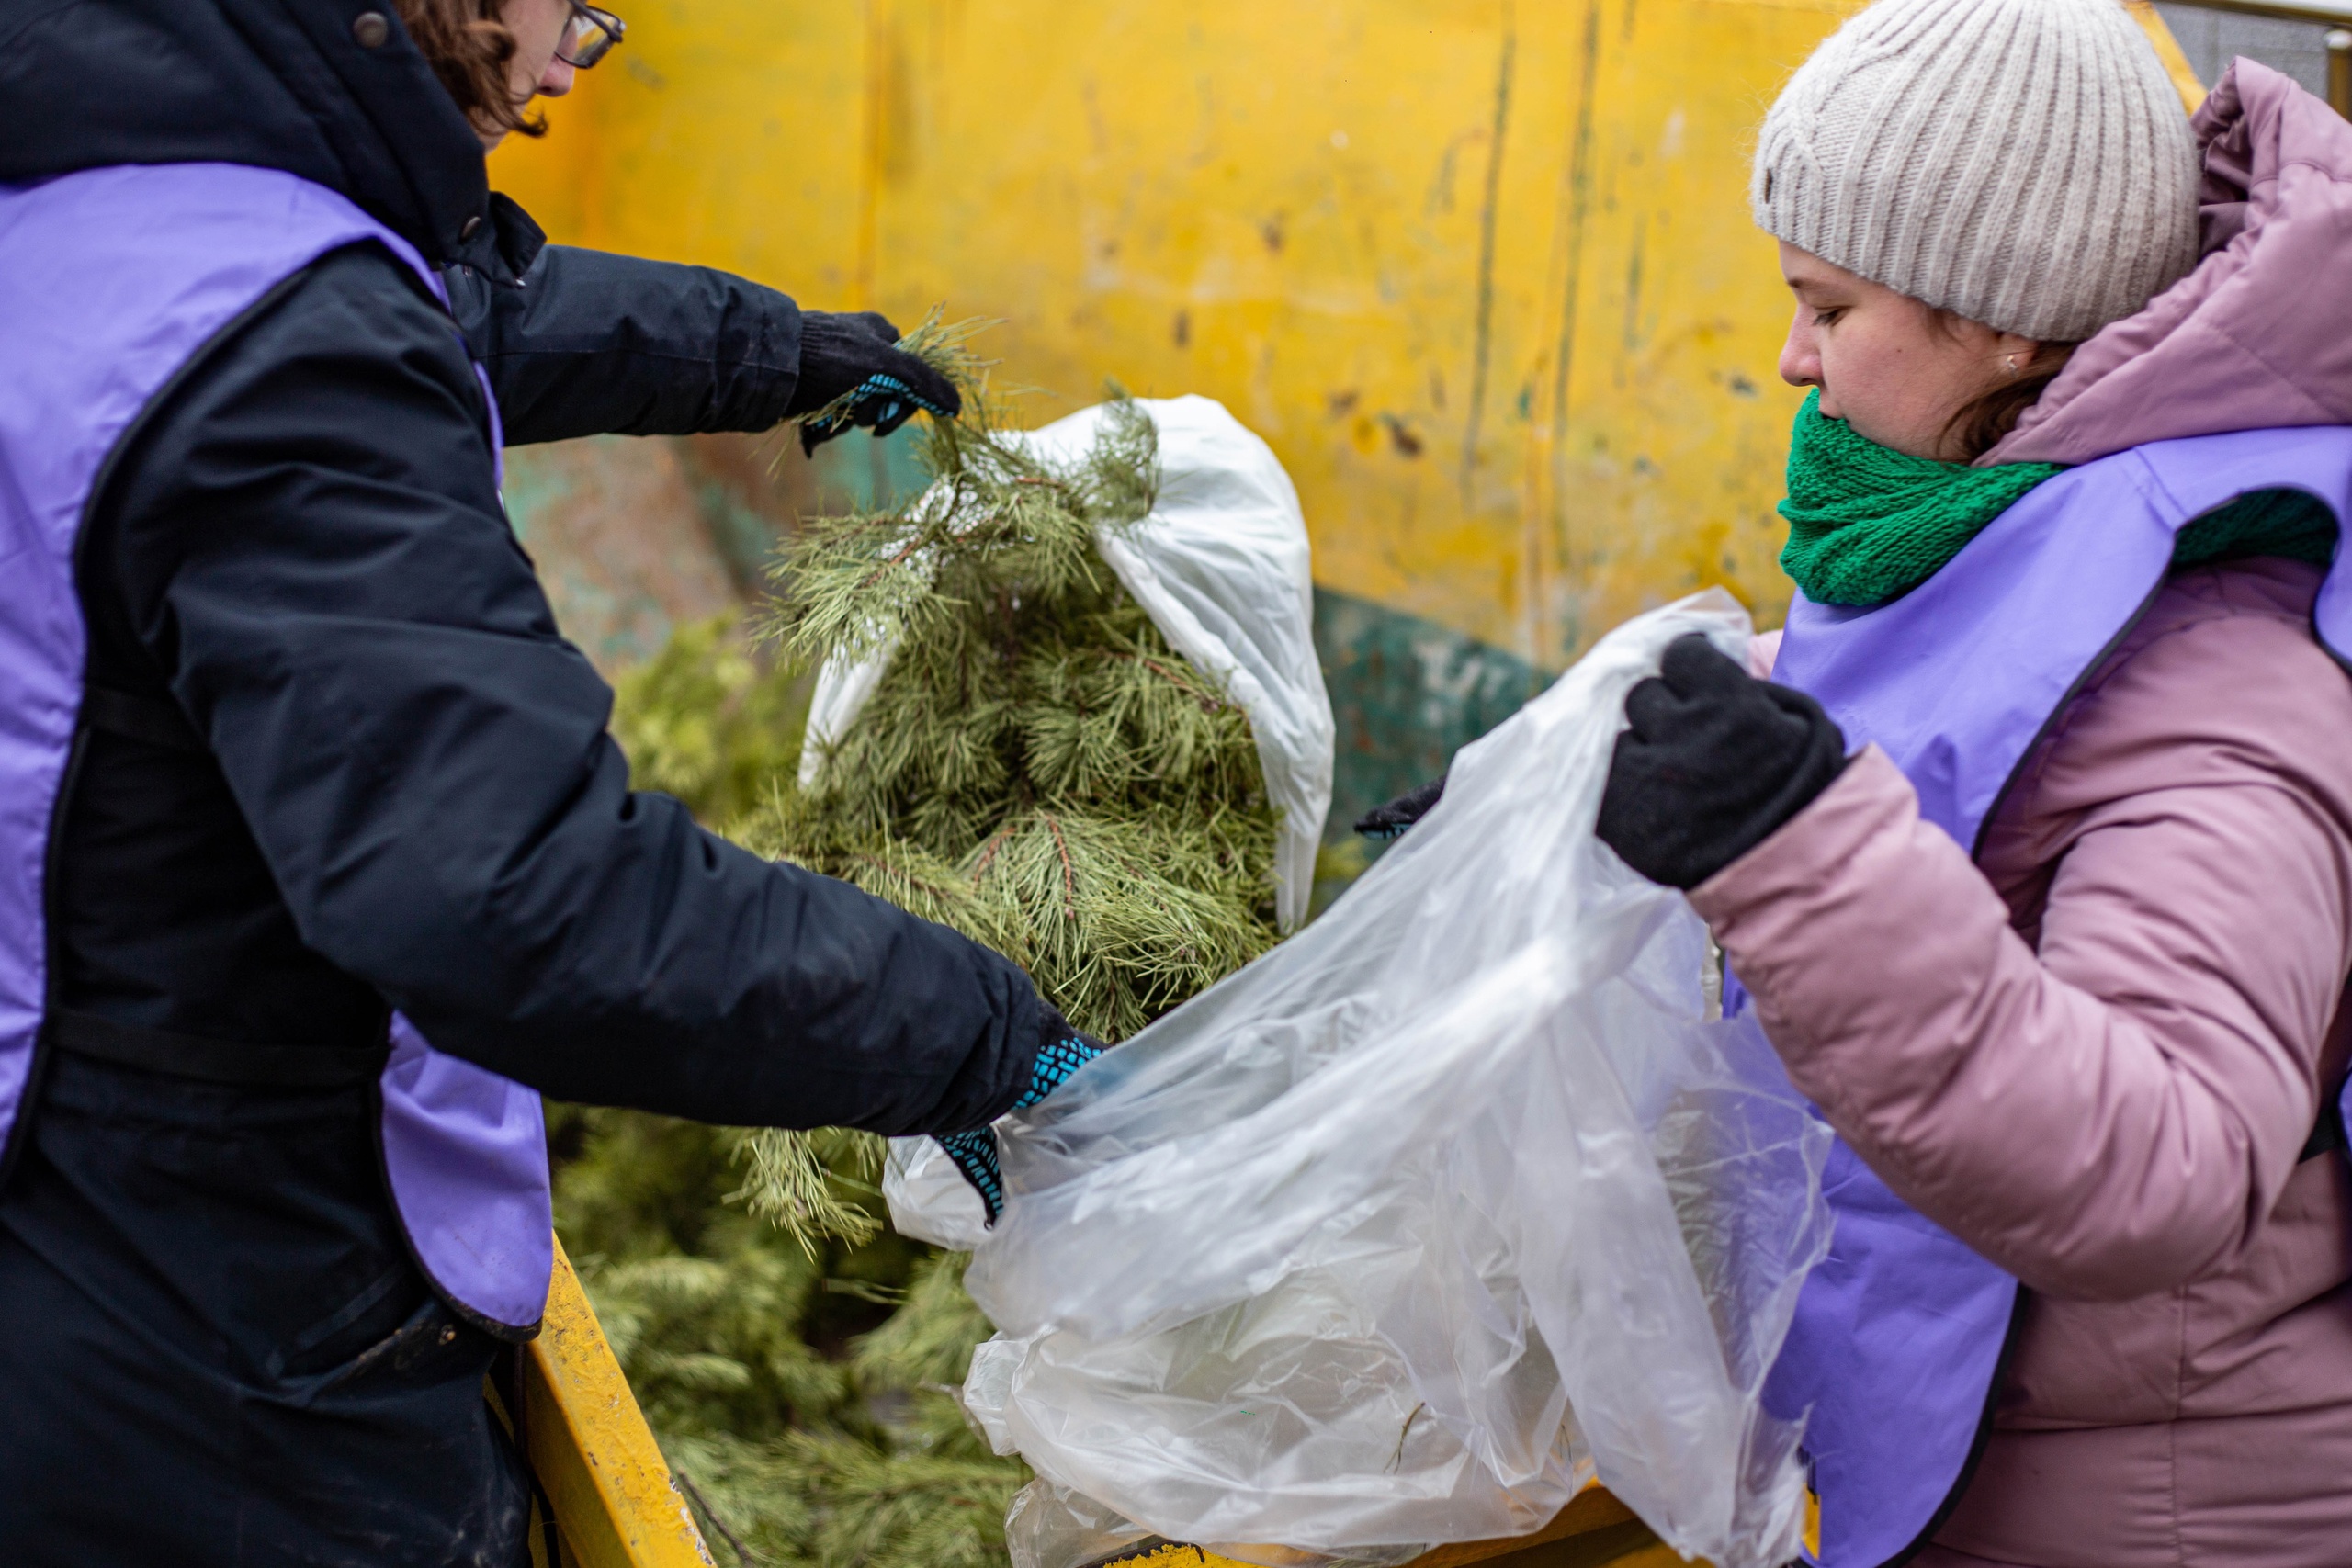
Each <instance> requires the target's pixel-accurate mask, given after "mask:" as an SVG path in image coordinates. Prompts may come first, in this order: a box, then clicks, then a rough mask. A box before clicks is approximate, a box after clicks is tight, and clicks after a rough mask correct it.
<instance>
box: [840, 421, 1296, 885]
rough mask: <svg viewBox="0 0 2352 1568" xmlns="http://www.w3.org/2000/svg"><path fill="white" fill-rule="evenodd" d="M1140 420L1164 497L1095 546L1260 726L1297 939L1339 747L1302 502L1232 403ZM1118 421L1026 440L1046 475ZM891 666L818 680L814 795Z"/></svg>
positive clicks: (1277, 874)
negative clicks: (826, 763) (1155, 438)
mask: <svg viewBox="0 0 2352 1568" xmlns="http://www.w3.org/2000/svg"><path fill="white" fill-rule="evenodd" d="M1136 407H1137V408H1140V409H1142V410H1143V411H1144V412H1146V413H1148V414H1149V415H1150V416H1151V422H1152V424H1153V426H1154V427H1155V428H1156V429H1157V431H1158V432H1159V493H1158V497H1157V499H1156V500H1155V501H1154V502H1153V504H1152V508H1151V512H1150V514H1149V515H1148V516H1146V517H1145V518H1144V519H1143V521H1142V522H1140V523H1138V524H1136V525H1133V526H1132V527H1129V528H1125V529H1122V530H1119V531H1117V532H1115V533H1110V532H1106V533H1103V534H1101V535H1099V536H1097V538H1096V541H1095V544H1096V547H1097V548H1098V549H1099V550H1101V551H1102V554H1103V559H1104V560H1105V561H1107V562H1109V563H1110V567H1111V570H1113V571H1114V572H1115V573H1116V574H1117V575H1118V579H1119V581H1120V582H1121V583H1123V584H1124V585H1125V588H1126V590H1127V592H1129V593H1132V594H1133V595H1135V598H1136V603H1138V604H1141V605H1142V606H1143V609H1144V613H1145V614H1146V615H1149V616H1150V617H1151V620H1152V624H1153V625H1154V626H1158V627H1159V632H1160V635H1161V636H1162V637H1166V638H1167V639H1168V641H1169V645H1170V647H1172V648H1174V649H1176V651H1177V652H1179V653H1181V654H1182V655H1183V656H1184V657H1185V659H1186V660H1189V661H1191V663H1192V665H1193V668H1194V669H1196V670H1198V671H1201V672H1202V673H1203V674H1204V675H1207V676H1209V677H1210V678H1211V679H1213V680H1215V681H1217V682H1220V683H1222V684H1223V686H1224V687H1225V690H1226V693H1227V695H1229V696H1230V697H1232V699H1233V700H1234V701H1235V702H1237V703H1239V704H1240V705H1241V708H1242V711H1243V712H1245V713H1247V714H1248V715H1249V716H1250V730H1251V732H1252V734H1253V735H1254V736H1255V738H1256V739H1257V742H1258V761H1259V765H1260V766H1261V768H1263V769H1264V770H1265V775H1266V793H1267V795H1268V797H1269V798H1270V799H1272V802H1273V804H1274V806H1275V808H1276V809H1277V810H1279V811H1280V812H1281V813H1282V825H1281V828H1280V829H1278V831H1277V833H1276V836H1275V843H1274V888H1275V897H1274V913H1275V916H1276V919H1277V920H1278V921H1279V923H1280V924H1281V926H1282V928H1283V930H1284V931H1290V930H1292V929H1294V928H1295V927H1296V926H1297V925H1298V923H1299V922H1300V921H1301V920H1303V919H1306V905H1307V900H1308V899H1309V898H1310V897H1312V896H1313V894H1314V891H1315V851H1316V846H1317V844H1318V843H1319V842H1320V841H1321V840H1322V836H1323V817H1324V814H1325V813H1326V812H1328V811H1329V809H1330V808H1331V744H1332V736H1333V725H1332V721H1331V699H1330V695H1329V693H1328V692H1326V691H1325V690H1324V687H1323V671H1322V667H1321V665H1320V664H1319V663H1318V662H1317V660H1316V657H1315V587H1314V583H1313V581H1312V580H1311V578H1310V576H1309V573H1308V560H1307V555H1308V552H1307V541H1306V518H1305V516H1304V515H1303V514H1302V513H1300V511H1299V506H1298V491H1296V490H1295V489H1294V488H1293V487H1292V485H1291V482H1290V476H1289V475H1288V474H1287V473H1285V472H1283V466H1282V462H1281V460H1280V459H1278V458H1277V457H1275V456H1274V454H1273V449H1272V447H1270V446H1267V445H1266V444H1265V443H1264V442H1263V441H1261V440H1260V439H1259V438H1258V437H1257V436H1256V435H1254V434H1251V433H1250V431H1249V430H1247V429H1246V428H1244V427H1243V425H1242V423H1241V422H1240V421H1239V420H1237V419H1235V418H1234V417H1233V415H1232V414H1230V413H1228V412H1226V409H1225V406H1224V405H1223V404H1222V403H1218V402H1216V401H1213V400H1210V399H1207V398H1202V397H1182V398H1139V399H1137V400H1136ZM1107 412H1108V410H1107V405H1104V404H1100V403H1098V404H1096V405H1095V406H1094V407H1092V408H1087V409H1080V411H1079V412H1076V413H1074V414H1071V415H1070V416H1069V417H1068V418H1067V419H1059V420H1056V421H1055V422H1054V423H1051V424H1049V425H1046V427H1045V428H1043V429H1042V430H1033V431H1028V432H1024V433H1023V434H1020V435H1019V436H1017V437H1016V439H1018V440H1021V441H1023V442H1024V443H1026V445H1027V446H1028V447H1029V450H1030V452H1031V453H1032V454H1033V455H1035V457H1038V458H1039V459H1041V460H1042V461H1044V462H1046V463H1049V464H1057V465H1063V466H1068V467H1075V466H1076V465H1077V464H1078V463H1079V462H1080V460H1081V459H1083V458H1084V457H1085V456H1086V454H1087V452H1088V451H1089V450H1090V449H1091V447H1092V446H1093V445H1094V440H1095V436H1096V434H1098V432H1099V431H1100V430H1101V428H1102V424H1103V418H1104V416H1105V414H1106V413H1107ZM916 504H917V505H918V506H920V505H922V502H920V501H918V502H916ZM889 661H890V650H889V649H888V648H887V647H886V648H883V649H877V650H876V651H875V652H874V653H873V654H871V655H869V656H868V657H866V658H865V659H864V660H860V661H858V662H857V663H855V664H834V663H828V664H826V666H825V667H824V668H823V669H822V670H820V671H818V674H817V688H816V691H815V693H814V694H813V695H812V697H811V699H810V702H809V731H808V733H809V744H808V745H807V746H806V747H804V748H803V749H802V750H801V754H800V782H801V783H802V784H804V785H805V784H811V783H813V782H814V781H815V778H816V773H817V770H818V768H819V767H820V766H821V765H822V761H823V758H824V754H825V750H826V747H827V745H828V744H829V743H830V742H831V741H834V740H838V739H840V738H841V737H842V736H843V735H845V734H847V733H848V731H849V727H850V725H851V724H853V723H854V722H855V720H856V718H857V716H858V714H859V713H860V712H861V711H862V710H863V709H864V708H865V703H866V700H867V699H868V698H869V697H871V696H872V695H873V694H874V688H875V687H876V684H878V683H879V682H880V681H881V679H882V675H883V672H884V671H886V670H888V668H889Z"/></svg>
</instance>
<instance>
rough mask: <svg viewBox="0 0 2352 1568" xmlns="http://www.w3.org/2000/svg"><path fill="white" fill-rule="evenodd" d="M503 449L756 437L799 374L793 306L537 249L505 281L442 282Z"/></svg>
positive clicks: (710, 276) (688, 277)
mask: <svg viewBox="0 0 2352 1568" xmlns="http://www.w3.org/2000/svg"><path fill="white" fill-rule="evenodd" d="M442 279H443V281H444V283H446V284H447V287H448V290H449V307H450V310H452V311H453V312H454V313H455V314H456V315H457V317H458V323H459V325H460V326H461V327H462V328H463V329H464V332H465V334H466V341H467V343H468V344H469V346H470V347H471V349H472V351H473V356H474V357H475V358H476V359H477V360H479V361H481V366H482V368H483V369H484V371H485V372H486V373H487V374H488V375H489V377H490V384H491V387H492V390H494V391H495V392H496V393H497V394H498V411H499V417H500V419H501V421H502V422H503V424H504V426H505V435H506V444H507V445H508V446H528V445H530V444H531V443H533V442H539V441H563V440H568V439H570V438H571V437H573V436H580V435H605V434H611V435H692V434H699V433H701V432H705V431H718V430H740V431H761V430H767V429H770V428H772V427H773V426H774V425H775V423H777V422H778V421H780V420H782V419H783V418H784V414H785V409H786V406H787V405H788V404H790V402H791V401H792V392H793V388H794V387H795V386H796V385H797V382H798V380H799V376H800V308H799V307H798V306H797V305H795V304H794V303H793V302H792V300H791V299H789V298H787V297H786V296H785V295H782V294H779V293H777V292H776V291H775V289H773V288H764V287H763V286H761V285H760V284H756V283H753V282H752V281H751V280H749V279H748V278H742V277H738V276H735V275H734V274H732V273H726V272H719V271H717V270H715V269H713V268H710V267H707V266H684V265H679V264H677V263H674V262H657V261H645V260H642V259H640V258H639V257H637V256H623V255H613V254H608V253H606V252H604V251H589V250H580V249H576V248H574V247H572V246H570V245H548V246H547V247H546V248H545V249H543V250H541V251H540V252H539V253H538V255H537V258H536V259H534V260H533V261H532V263H531V265H530V266H529V268H528V269H527V270H526V271H525V272H524V274H523V276H522V277H521V279H520V280H519V281H517V282H512V283H499V282H493V281H492V280H491V279H489V278H487V277H485V276H482V275H481V273H480V272H477V271H474V270H473V269H471V268H469V267H450V268H447V269H445V270H444V271H443V273H442Z"/></svg>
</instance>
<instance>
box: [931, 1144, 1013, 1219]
mask: <svg viewBox="0 0 2352 1568" xmlns="http://www.w3.org/2000/svg"><path fill="white" fill-rule="evenodd" d="M934 1136H935V1138H936V1139H937V1142H938V1144H939V1146H940V1147H941V1148H943V1149H944V1150H946V1151H947V1157H948V1158H949V1159H952V1160H954V1161H955V1162H956V1169H957V1170H960V1171H962V1172H963V1173H964V1179H965V1180H967V1181H968V1182H970V1183H971V1184H972V1190H974V1191H976V1192H978V1194H979V1195H980V1204H981V1206H982V1207H983V1208H985V1209H987V1210H988V1215H989V1224H996V1217H997V1216H998V1215H999V1214H1001V1213H1004V1168H1003V1167H1002V1166H1001V1165H1000V1164H998V1163H997V1152H996V1129H995V1128H993V1127H981V1128H979V1129H978V1130H976V1131H974V1132H969V1133H940V1134H934Z"/></svg>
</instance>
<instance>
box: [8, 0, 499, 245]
mask: <svg viewBox="0 0 2352 1568" xmlns="http://www.w3.org/2000/svg"><path fill="white" fill-rule="evenodd" d="M369 15H373V16H376V17H381V18H382V19H383V23H384V41H382V42H381V43H379V44H378V45H377V46H376V47H375V48H373V49H370V48H368V47H367V46H365V45H364V44H362V43H361V42H360V41H359V39H360V38H361V37H366V36H373V35H374V34H375V31H376V25H375V24H374V23H372V22H371V23H369V24H368V26H367V27H363V28H355V26H354V24H355V23H356V22H357V21H358V19H359V18H360V17H363V16H369ZM190 163H220V164H256V165H259V166H261V167H264V168H272V169H283V170H285V171H287V172H288V174H294V175H300V176H301V177H303V178H304V179H307V180H311V181H314V182H316V183H317V184H319V185H322V186H326V187H328V188H329V189H331V190H334V191H336V192H339V193H340V194H342V195H343V196H345V197H349V198H350V199H351V200H352V201H353V202H355V203H356V204H357V205H358V206H359V207H360V208H361V209H364V210H366V211H367V212H368V214H369V215H371V216H372V217H374V218H376V219H378V220H379V221H381V222H382V223H383V224H384V225H385V226H386V227H387V228H390V230H392V231H393V232H395V233H397V234H399V235H400V236H401V238H403V239H405V240H407V241H408V242H409V243H411V244H413V245H414V246H415V247H416V248H417V249H418V250H419V251H421V252H422V253H424V256H425V259H426V260H428V261H431V262H435V263H437V264H447V263H452V262H463V263H465V264H467V265H472V266H475V267H478V268H480V269H481V270H482V271H484V272H487V273H489V274H490V275H491V276H494V277H511V276H514V275H515V274H516V273H517V272H519V270H520V269H521V267H522V266H525V265H528V264H529V259H530V257H529V255H528V254H519V255H518V254H516V251H517V249H518V248H520V249H523V250H526V251H535V250H536V248H537V230H536V229H535V228H534V227H533V226H532V225H531V224H530V221H529V220H528V219H526V218H524V217H523V216H522V213H521V209H517V208H514V207H513V206H512V204H510V203H505V202H503V201H502V202H500V203H498V204H497V205H498V209H497V210H493V208H492V197H491V195H490V187H489V175H488V173H487V171H486V169H485V168H484V165H483V159H482V151H481V141H479V140H477V139H476V137H475V135H474V133H473V130H472V128H471V127H470V126H469V125H468V124H467V122H466V118H465V116H464V115H463V114H462V113H460V112H459V110H458V106H457V104H456V102H455V101H454V100H452V99H451V98H450V96H449V95H448V94H447V92H446V91H445V90H444V89H443V88H442V86H441V84H440V82H439V80H438V79H437V78H435V76H434V74H433V70H432V67H430V66H429V65H427V64H426V63H425V62H424V56H423V55H422V54H420V53H418V52H417V50H416V46H415V45H414V44H413V43H412V42H411V41H410V40H409V36H408V33H407V31H406V30H405V29H404V28H401V22H400V16H399V13H398V11H397V10H396V9H395V8H394V7H393V6H392V4H391V0H0V180H27V179H36V178H40V177H42V176H44V175H62V174H70V173H72V172H73V171H74V170H76V169H87V168H97V167H103V166H105V165H107V164H190ZM502 238H503V241H504V243H503V245H502V243H501V241H502Z"/></svg>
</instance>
